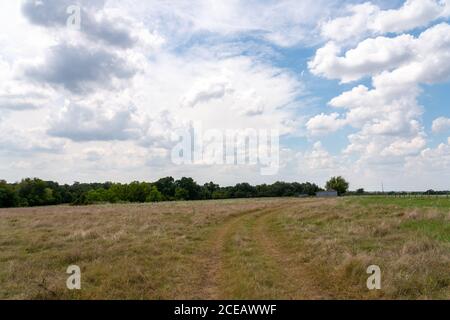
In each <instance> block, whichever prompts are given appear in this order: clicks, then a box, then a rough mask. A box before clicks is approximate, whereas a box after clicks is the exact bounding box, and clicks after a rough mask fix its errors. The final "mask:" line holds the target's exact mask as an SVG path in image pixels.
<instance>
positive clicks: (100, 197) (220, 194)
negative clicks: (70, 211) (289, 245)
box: [0, 177, 322, 208]
mask: <svg viewBox="0 0 450 320" xmlns="http://www.w3.org/2000/svg"><path fill="white" fill-rule="evenodd" d="M320 190H322V189H321V188H319V186H318V185H316V184H314V183H309V182H306V183H297V182H292V183H288V182H275V183H273V184H261V185H256V186H253V185H251V184H249V183H239V184H236V185H235V186H231V187H221V186H219V185H218V184H215V183H213V182H209V183H206V184H204V185H199V184H198V183H197V182H195V181H194V180H193V179H192V178H186V177H184V178H181V179H178V180H175V179H174V178H173V177H166V178H162V179H159V180H158V181H156V182H152V183H150V182H137V181H136V182H132V183H129V184H122V183H112V182H106V183H79V182H75V183H74V184H72V185H67V184H65V185H60V184H58V183H57V182H53V181H44V180H41V179H37V178H34V179H30V178H28V179H23V180H22V181H21V182H18V183H12V184H11V183H7V182H6V181H2V180H0V207H1V208H12V207H34V206H47V205H58V204H72V205H87V204H94V203H119V202H140V203H143V202H161V201H178V200H187V201H189V200H210V199H236V198H262V197H294V196H300V195H309V196H313V195H315V194H316V192H318V191H320Z"/></svg>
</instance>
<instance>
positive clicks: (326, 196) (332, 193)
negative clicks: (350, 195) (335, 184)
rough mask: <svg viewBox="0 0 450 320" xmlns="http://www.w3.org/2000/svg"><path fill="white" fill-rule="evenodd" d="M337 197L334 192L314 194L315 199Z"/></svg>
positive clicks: (336, 193)
mask: <svg viewBox="0 0 450 320" xmlns="http://www.w3.org/2000/svg"><path fill="white" fill-rule="evenodd" d="M337 196H338V192H337V191H335V190H329V191H320V192H317V193H316V197H318V198H336V197H337Z"/></svg>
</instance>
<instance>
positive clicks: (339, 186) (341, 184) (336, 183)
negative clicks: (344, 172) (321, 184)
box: [325, 176, 349, 195]
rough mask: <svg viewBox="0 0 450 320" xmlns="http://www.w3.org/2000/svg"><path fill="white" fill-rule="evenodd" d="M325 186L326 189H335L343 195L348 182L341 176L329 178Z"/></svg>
mask: <svg viewBox="0 0 450 320" xmlns="http://www.w3.org/2000/svg"><path fill="white" fill-rule="evenodd" d="M325 188H326V189H327V190H335V191H337V192H338V194H339V195H343V194H345V193H346V192H347V191H348V188H349V183H348V182H347V181H345V179H344V178H343V177H341V176H339V177H333V178H331V179H330V180H329V181H328V182H327V184H326V186H325Z"/></svg>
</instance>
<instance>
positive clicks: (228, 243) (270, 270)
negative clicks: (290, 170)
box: [202, 205, 327, 299]
mask: <svg viewBox="0 0 450 320" xmlns="http://www.w3.org/2000/svg"><path fill="white" fill-rule="evenodd" d="M287 207H289V206H286V205H284V206H278V207H270V208H263V209H258V210H253V211H250V212H244V213H241V214H239V215H237V216H235V217H233V218H231V219H229V220H228V221H226V222H225V223H224V224H222V225H221V226H220V227H219V228H218V229H217V231H216V232H214V233H213V234H212V236H211V239H210V241H209V244H208V245H209V250H207V252H206V254H207V255H208V257H206V258H207V259H206V260H205V261H207V262H206V263H205V270H206V273H205V279H204V281H203V290H202V291H203V293H204V298H206V299H234V298H240V297H246V298H256V299H260V298H270V299H323V298H327V295H326V294H324V293H323V292H321V291H320V290H319V289H318V288H317V287H316V286H315V285H314V283H313V282H312V280H311V278H310V277H308V272H307V268H306V267H305V266H304V265H302V262H301V258H300V256H299V255H296V254H292V253H287V252H284V251H283V249H282V248H281V247H280V246H279V245H278V244H277V243H276V237H274V236H273V234H269V230H268V223H269V222H270V219H271V218H272V217H273V216H274V215H276V214H282V213H283V209H286V208H287ZM252 294H253V295H254V296H252ZM248 295H250V296H248Z"/></svg>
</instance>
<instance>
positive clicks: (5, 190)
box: [0, 181, 19, 208]
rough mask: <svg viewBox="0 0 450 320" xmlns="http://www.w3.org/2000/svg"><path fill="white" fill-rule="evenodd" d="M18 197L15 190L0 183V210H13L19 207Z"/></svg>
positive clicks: (4, 182)
mask: <svg viewBox="0 0 450 320" xmlns="http://www.w3.org/2000/svg"><path fill="white" fill-rule="evenodd" d="M18 200H19V199H18V197H17V193H16V191H15V190H14V188H13V187H12V186H10V185H8V184H7V183H6V181H0V208H11V207H15V206H17V205H18V202H19V201H18Z"/></svg>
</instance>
